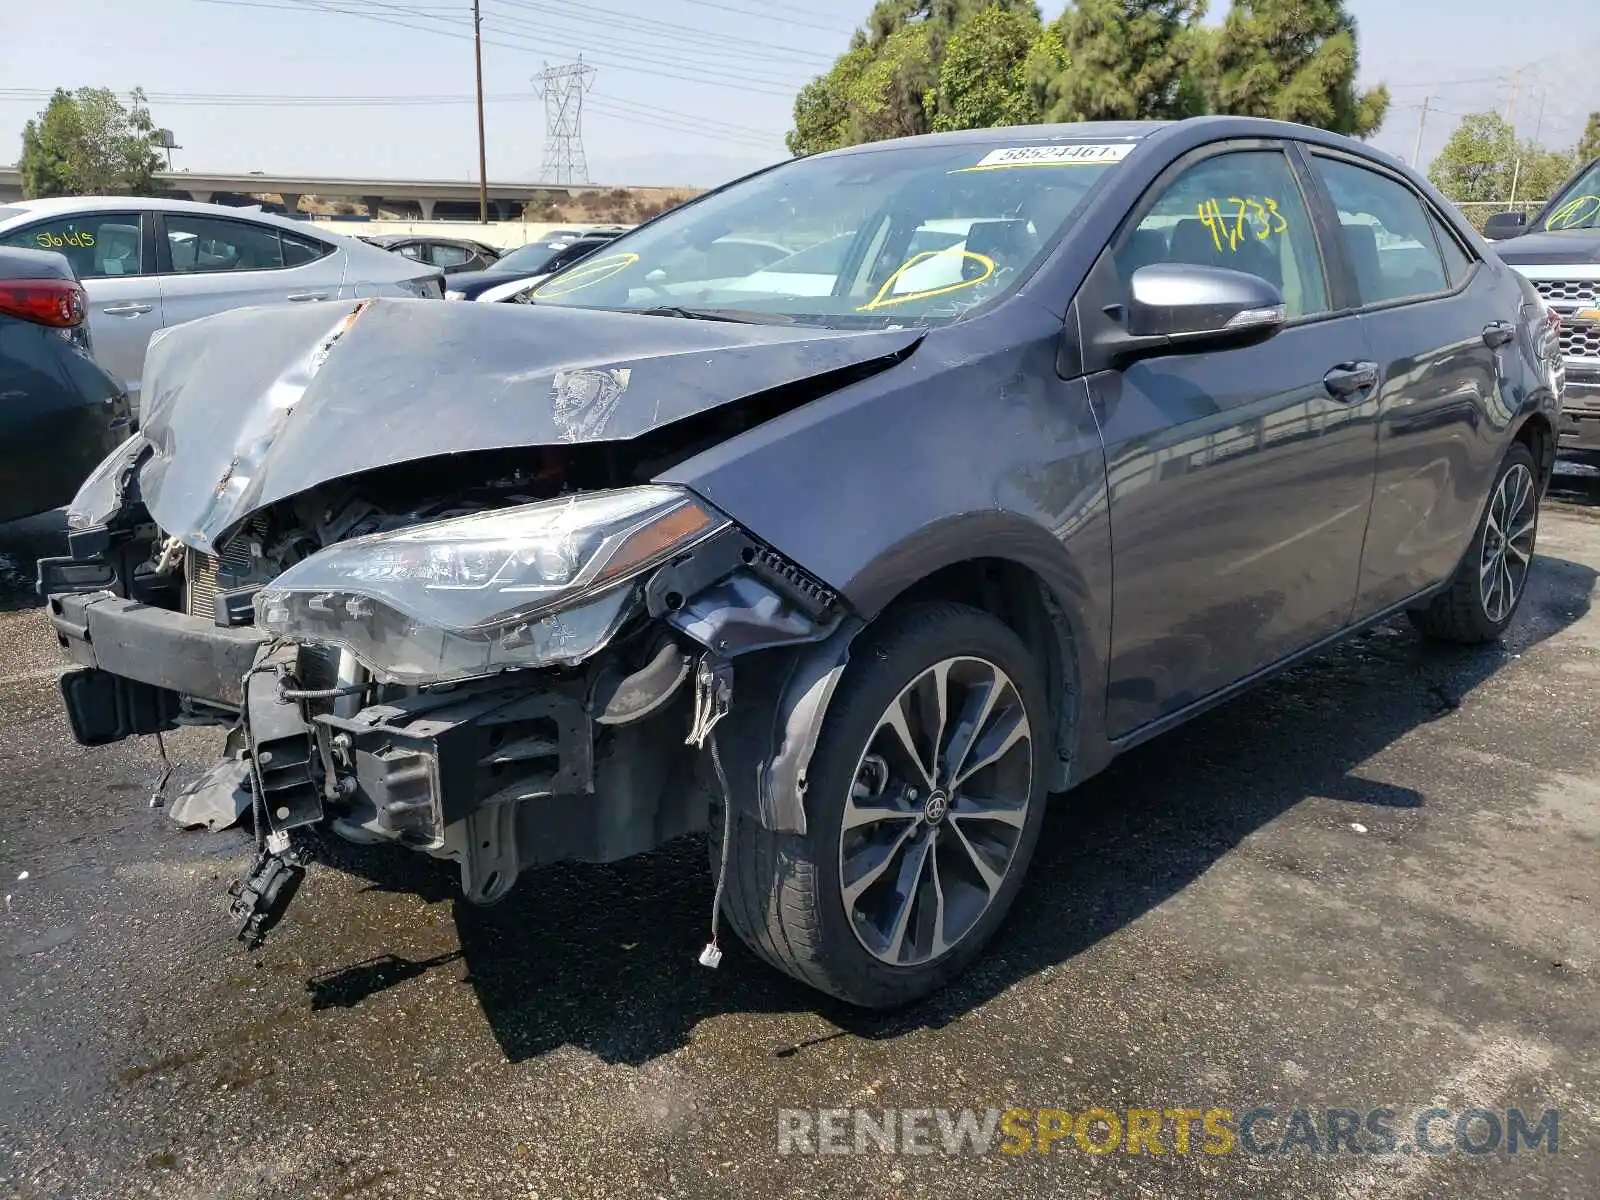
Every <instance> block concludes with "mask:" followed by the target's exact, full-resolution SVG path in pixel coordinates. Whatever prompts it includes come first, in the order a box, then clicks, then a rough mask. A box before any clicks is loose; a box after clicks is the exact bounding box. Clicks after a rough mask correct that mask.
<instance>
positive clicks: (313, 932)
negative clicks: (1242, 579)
mask: <svg viewBox="0 0 1600 1200" xmlns="http://www.w3.org/2000/svg"><path fill="white" fill-rule="evenodd" d="M1559 493H1560V502H1559V503H1558V504H1557V505H1555V506H1554V507H1553V508H1552V509H1551V510H1550V511H1548V512H1547V516H1546V521H1545V524H1544V528H1543V530H1542V532H1541V540H1540V550H1541V552H1542V554H1541V559H1540V561H1539V563H1538V566H1537V568H1536V571H1535V575H1534V583H1533V585H1532V588H1531V591H1530V594H1529V596H1528V598H1527V601H1526V603H1525V604H1524V606H1523V610H1522V613H1521V616H1520V618H1519V621H1518V624H1517V626H1516V629H1515V631H1514V635H1513V636H1512V637H1511V638H1510V639H1509V640H1508V641H1507V642H1506V643H1505V644H1504V645H1503V646H1501V647H1496V648H1489V649H1482V650H1474V651H1470V652H1441V651H1438V650H1432V649H1429V648H1426V647H1424V646H1423V645H1422V644H1421V643H1420V642H1419V641H1418V640H1417V639H1416V638H1415V637H1414V636H1413V635H1412V634H1411V632H1410V631H1409V628H1408V627H1406V626H1404V624H1400V625H1395V626H1391V627H1384V628H1380V629H1378V630H1375V631H1373V632H1371V633H1369V634H1367V635H1365V636H1363V637H1361V638H1359V639H1357V640H1356V641H1354V642H1353V643H1351V644H1348V645H1346V646H1345V647H1343V648H1341V649H1338V650H1336V651H1333V652H1330V653H1328V654H1326V655H1324V656H1322V657H1321V658H1319V659H1318V660H1316V661H1315V662H1313V663H1310V664H1308V665H1305V666H1303V667H1300V668H1297V669H1295V670H1294V671H1291V672H1289V673H1288V674H1286V675H1284V676H1282V677H1280V678H1279V679H1277V680H1276V681H1274V682H1273V683H1271V684H1269V685H1267V686H1265V687H1263V688H1260V689H1258V690H1256V691H1255V692H1254V693H1253V694H1251V695H1249V696H1247V697H1245V698H1243V699H1241V700H1238V701H1235V702H1234V703H1232V704H1230V705H1227V706H1225V707H1224V708H1222V709H1219V710H1217V711H1215V712H1213V713H1211V714H1209V715H1207V716H1205V717H1203V718H1201V719H1199V720H1198V721H1196V722H1194V723H1192V724H1191V725H1189V726H1188V727H1186V728H1185V729H1183V730H1180V731H1178V732H1176V733H1174V734H1170V735H1168V736H1166V737H1163V738H1160V739H1157V740H1156V741H1154V742H1152V743H1150V744H1148V745H1146V746H1145V747H1143V748H1141V749H1140V750H1138V751H1135V752H1133V753H1131V754H1129V755H1128V756H1127V757H1125V758H1124V759H1123V760H1122V761H1120V762H1119V763H1118V764H1117V765H1116V766H1115V767H1114V768H1113V769H1112V770H1111V771H1109V772H1108V773H1106V774H1105V775H1103V776H1101V777H1100V778H1099V779H1096V780H1094V781H1092V782H1091V783H1090V784H1089V785H1087V786H1085V787H1083V788H1081V789H1079V790H1078V791H1076V792H1074V793H1072V794H1071V795H1069V796H1066V797H1060V798H1058V800H1057V802H1056V803H1055V805H1054V807H1053V809H1052V812H1051V814H1050V817H1049V819H1048V822H1047V824H1046V827H1045V832H1044V836H1043V839H1042V841H1041V844H1040V848H1039V852H1038V855H1037V857H1036V859H1035V861H1034V865H1033V870H1032V877H1031V880H1030V886H1029V887H1028V888H1027V889H1025V891H1024V893H1023V895H1022V898H1021V900H1020V901H1019V903H1018V906H1017V909H1016V911H1015V913H1014V914H1013V917H1012V920H1011V921H1010V923H1009V925H1008V927H1007V928H1006V930H1005V931H1004V932H1003V934H1002V935H1001V937H1000V938H999V939H998V940H997V941H996V943H995V944H994V945H993V946H992V948H991V950H990V952H989V954H988V955H987V956H986V957H985V958H984V959H983V960H982V962H981V964H980V965H979V966H978V968H977V969H975V970H974V971H973V972H972V973H970V974H969V975H968V976H966V977H964V978H963V979H962V980H961V981H959V982H958V983H957V984H956V985H955V986H954V987H952V988H951V989H949V990H947V991H946V992H944V993H942V994H941V995H939V996H937V997H935V998H933V999H932V1000H930V1001H927V1002H925V1003H923V1004H921V1005H919V1006H917V1007H915V1008H913V1009H911V1010H909V1011H906V1012H902V1013H898V1014H894V1015H891V1016H863V1015H861V1014H858V1013H855V1012H852V1011H849V1010H846V1009H842V1008H840V1007H838V1006H836V1005H833V1004H831V1003H829V1002H827V1001H825V1000H823V999H821V998H819V997H818V996H816V995H815V994H813V993H811V992H808V991H806V990H805V989H803V988H801V987H799V986H798V985H795V984H791V983H790V982H788V981H787V980H785V979H783V978H781V977H779V976H777V975H775V974H773V973H772V972H771V971H769V970H767V969H766V968H764V967H763V966H761V965H760V964H759V963H757V962H756V961H755V960H754V959H753V958H752V957H751V956H750V955H749V954H747V953H744V952H743V951H742V950H741V949H740V948H738V947H737V946H732V947H730V948H729V950H728V954H727V957H726V959H725V961H724V962H723V965H722V968H721V969H720V970H718V971H715V972H710V971H706V970H704V969H702V968H700V967H698V966H696V965H695V963H694V958H695V955H696V953H697V952H698V950H699V948H700V946H701V944H702V943H703V941H704V929H705V924H706V919H707V912H708V909H709V907H710V896H711V886H710V881H709V879H708V877H707V874H706V871H705V851H704V846H703V845H702V844H701V843H700V842H698V841H686V842H681V843H675V844H673V845H671V846H669V847H667V848H666V849H664V850H662V851H660V852H658V853H655V854H652V855H649V856H646V857H643V858H639V859H635V860H632V861H628V862H625V863H621V864H617V865H614V866H609V867H595V866H568V867H562V868H556V869H550V870H546V871H543V872H541V873H538V874H535V875H531V876H529V877H526V878H524V879H523V880H522V882H521V883H520V884H519V885H518V887H517V889H516V890H515V891H514V892H513V893H512V895H511V896H510V897H509V898H508V899H507V900H506V901H505V902H504V903H503V904H502V905H500V906H498V907H496V908H493V909H488V910H477V909H472V908H469V907H467V906H465V905H463V904H461V903H459V902H458V901H457V900H456V899H455V898H454V886H455V885H454V881H453V879H452V877H451V874H450V873H449V872H448V871H447V870H445V869H443V868H442V867H441V866H439V865H438V864H435V863H432V862H430V861H428V860H424V859H420V858H416V857H413V856H405V855H401V854H399V853H387V852H377V851H359V852H358V851H357V850H355V849H354V848H347V849H344V850H341V851H338V852H337V856H336V857H335V858H334V859H333V860H332V861H330V862H328V863H325V864H319V865H317V866H315V867H314V868H313V869H312V871H311V872H310V874H309V876H308V878H307V881H306V884H305V886H304V888H303V889H302V891H301V894H300V896H299V898H298V899H297V901H296V902H295V906H294V908H293V909H292V910H291V912H290V914H289V916H288V918H287V919H286V921H285V922H284V924H283V925H282V926H280V927H279V929H278V930H277V931H276V932H275V933H274V935H273V936H272V938H271V939H270V940H269V941H268V943H267V944H266V946H265V947H264V948H263V949H261V950H260V951H257V952H254V953H248V952H246V951H245V950H243V949H242V948H240V947H239V946H238V945H237V944H236V943H233V942H232V941H231V940H230V931H229V929H228V926H227V922H226V907H227V896H226V887H227V884H228V882H229V881H230V880H231V879H232V878H234V877H235V876H236V875H237V874H238V872H239V871H240V870H241V869H242V868H243V866H244V865H245V864H246V862H247V857H248V848H249V843H248V841H247V839H246V838H245V836H244V835H243V834H241V833H239V832H237V831H233V832H227V833H222V834H205V833H183V832H180V831H178V830H177V829H176V827H174V826H172V825H171V824H170V822H168V821H167V820H166V818H165V817H163V816H162V815H161V814H160V813H159V812H153V811H151V810H150V809H148V808H147V807H146V806H145V796H146V793H147V792H148V790H149V787H150V785H151V783H152V781H153V780H154V778H155V776H156V774H157V766H158V765H157V761H156V759H155V757H154V746H153V744H147V743H149V742H150V741H151V739H145V740H144V741H141V742H138V743H133V744H123V745H120V746H112V747H106V748H102V749H98V750H84V749H81V748H79V747H77V746H76V745H75V744H74V743H73V742H72V741H71V738H70V735H69V734H68V731H67V727H66V723H65V721H64V719H63V717H62V715H61V712H60V706H59V703H58V701H57V699H56V694H55V688H54V682H53V677H54V674H55V672H56V670H57V669H58V656H57V654H56V651H55V648H54V645H53V643H52V641H51V639H50V637H49V636H48V632H47V629H48V627H47V625H46V623H45V621H44V619H43V615H42V613H41V612H40V611H39V610H38V609H37V608H36V607H33V600H32V597H31V596H30V595H29V594H28V591H27V578H26V577H29V576H31V562H32V559H33V557H34V556H36V555H38V554H40V553H45V552H50V551H51V550H53V547H54V546H55V544H56V543H57V542H58V541H59V539H60V536H61V525H60V518H59V516H52V517H46V518H40V519H36V520H33V521H30V522H24V523H20V524H16V525H11V526H0V814H3V820H0V888H3V889H4V892H5V893H6V898H5V908H4V912H3V914H0V1191H4V1192H7V1193H9V1194H15V1195H18V1196H26V1197H35V1196H70V1197H80V1196H82V1197H96V1198H100V1197H123V1196H160V1197H229V1198H232V1197H240V1198H250V1200H256V1198H262V1200H266V1198H276V1197H295V1198H296V1200H301V1198H308V1197H341V1198H345V1197H369V1196H406V1197H411V1196H450V1197H479V1196H482V1197H496V1198H504V1197H509V1196H519V1197H530V1198H531V1197H580V1196H617V1195H638V1196H667V1195H704V1196H737V1197H740V1198H741V1200H761V1198H765V1197H790V1196H806V1195H824V1194H829V1195H831V1194H851V1195H873V1196H891V1197H892V1196H906V1197H911V1196H927V1195H951V1196H955V1195H962V1196H993V1195H1040V1196H1042V1195H1064V1196H1065V1195H1071V1196H1119V1197H1121V1196H1134V1195H1148V1196H1219V1197H1220V1196H1227V1197H1246V1196H1278V1195H1283V1194H1294V1195H1297V1196H1302V1197H1352V1196H1357V1197H1366V1196H1371V1197H1431V1196H1450V1197H1503V1196H1509V1195H1517V1196H1573V1197H1580V1196H1581V1197H1591V1196H1594V1195H1596V1194H1600V1050H1597V1047H1600V1007H1597V1003H1596V999H1595V983H1596V978H1597V972H1600V920H1597V918H1600V871H1597V870H1596V869H1595V860H1596V854H1597V850H1600V771H1597V767H1600V749H1597V743H1596V738H1595V733H1596V729H1597V722H1600V689H1597V688H1596V681H1597V679H1600V614H1596V613H1595V612H1593V611H1591V607H1590V606H1591V597H1592V596H1593V594H1594V590H1595V580H1596V572H1597V570H1600V486H1597V484H1596V483H1595V482H1594V481H1592V480H1587V479H1583V478H1574V477H1569V478H1566V479H1564V480H1563V481H1562V485H1561V487H1560V489H1559ZM216 744H217V739H216V737H215V735H214V733H212V732H211V731H185V732H183V733H181V734H178V735H174V736H172V737H170V738H169V739H168V745H169V748H170V749H171V751H172V754H173V757H174V759H175V760H176V763H177V768H178V778H179V781H180V782H181V781H182V779H184V778H188V777H190V776H191V775H192V774H194V773H196V772H197V771H198V770H200V769H202V768H203V767H204V766H205V765H206V764H208V762H209V761H210V758H211V756H212V754H213V753H214V749H215V746H216ZM24 873H25V877H24ZM1435 1102H1437V1103H1438V1104H1439V1106H1440V1107H1443V1108H1448V1109H1450V1110H1451V1111H1452V1112H1460V1111H1461V1110H1463V1109H1466V1108H1469V1107H1474V1106H1477V1107H1482V1108H1486V1109H1490V1110H1497V1111H1499V1112H1500V1113H1502V1114H1503V1113H1504V1110H1506V1109H1507V1108H1509V1107H1513V1106H1520V1107H1522V1108H1523V1109H1525V1110H1526V1111H1528V1112H1529V1113H1530V1115H1532V1116H1533V1117H1535V1119H1536V1117H1537V1114H1539V1113H1542V1112H1543V1111H1544V1110H1545V1109H1552V1108H1553V1109H1557V1110H1559V1114H1560V1115H1559V1143H1558V1150H1557V1153H1555V1154H1553V1155H1551V1154H1548V1153H1545V1152H1543V1151H1540V1152H1537V1153H1528V1152H1526V1151H1525V1152H1524V1153H1522V1154H1519V1155H1516V1156H1511V1155H1508V1154H1506V1153H1505V1152H1504V1149H1503V1147H1502V1148H1501V1149H1500V1150H1497V1151H1495V1152H1493V1153H1489V1154H1484V1155H1481V1156H1474V1155H1467V1154H1464V1153H1461V1152H1459V1151H1457V1152H1455V1153H1452V1154H1447V1155H1442V1156H1437V1157H1436V1156H1432V1155H1421V1154H1415V1153H1413V1154H1409V1155H1407V1154H1401V1153H1395V1154H1392V1155H1381V1156H1380V1155H1372V1154H1353V1153H1349V1152H1348V1151H1346V1152H1344V1153H1339V1154H1327V1153H1321V1154H1318V1153H1313V1152H1311V1151H1310V1150H1308V1149H1307V1148H1306V1147H1304V1146H1299V1147H1295V1148H1294V1149H1293V1152H1290V1153H1277V1154H1254V1153H1245V1152H1243V1150H1242V1148H1240V1147H1235V1150H1234V1152H1233V1153H1229V1154H1222V1155H1208V1154H1204V1153H1189V1154H1180V1153H1177V1152H1176V1146H1175V1144H1174V1140H1173V1136H1172V1135H1171V1133H1170V1132H1169V1133H1168V1135H1167V1137H1166V1139H1165V1145H1166V1153H1164V1154H1159V1155H1156V1154H1151V1153H1148V1152H1147V1153H1145V1154H1142V1155H1139V1156H1132V1155H1129V1154H1126V1153H1113V1154H1107V1155H1092V1154H1087V1153H1084V1152H1083V1151H1082V1150H1081V1149H1080V1148H1078V1147H1077V1145H1076V1144H1075V1142H1074V1139H1072V1138H1070V1137H1069V1138H1067V1139H1065V1140H1064V1141H1062V1142H1061V1143H1059V1144H1058V1145H1057V1146H1056V1147H1055V1151H1054V1152H1053V1153H1051V1154H1049V1155H1047V1156H1041V1155H1039V1154H1036V1153H1033V1154H1025V1155H1021V1156H1008V1155H1003V1154H996V1153H991V1154H986V1155H973V1154H956V1155H947V1154H944V1153H942V1152H939V1153H935V1154H932V1155H912V1154H898V1155H889V1154H884V1153H879V1152H869V1153H864V1154H859V1155H858V1154H848V1155H841V1156H814V1155H804V1154H790V1155H780V1154H779V1152H778V1151H779V1143H778V1125H779V1113H780V1110H787V1109H801V1110H811V1112H812V1113H813V1114H814V1113H815V1110H817V1109H818V1108H824V1107H851V1106H855V1107H862V1108H864V1109H865V1110H867V1112H868V1113H869V1115H872V1116H874V1117H881V1115H882V1113H883V1111H884V1110H894V1109H907V1108H911V1109H920V1108H931V1109H939V1108H952V1109H953V1108H963V1107H971V1108H975V1109H978V1110H987V1109H1005V1108H1008V1107H1021V1108H1027V1109H1036V1108H1041V1107H1048V1108H1059V1109H1063V1110H1067V1111H1068V1112H1081V1111H1083V1110H1085V1109H1088V1108H1091V1107H1101V1108H1106V1109H1110V1110H1113V1111H1117V1112H1122V1111H1124V1110H1126V1109H1128V1108H1131V1107H1148V1108H1155V1109H1165V1108H1175V1107H1194V1108H1199V1109H1206V1108H1225V1109H1229V1110H1232V1111H1233V1112H1234V1113H1235V1115H1236V1116H1239V1115H1242V1114H1243V1113H1244V1112H1245V1111H1246V1110H1248V1109H1252V1108H1255V1107H1258V1106H1267V1107H1270V1108H1272V1109H1273V1110H1274V1114H1275V1115H1274V1117H1273V1119H1272V1120H1270V1121H1268V1122H1266V1123H1264V1124H1263V1125H1262V1126H1261V1127H1260V1131H1259V1132H1258V1135H1257V1136H1258V1137H1259V1138H1260V1140H1261V1141H1263V1142H1267V1143H1269V1144H1270V1143H1272V1142H1273V1141H1274V1140H1275V1139H1277V1138H1279V1137H1281V1136H1282V1134H1283V1132H1284V1130H1285V1128H1286V1125H1287V1121H1288V1114H1289V1112H1290V1110H1292V1109H1294V1108H1296V1107H1304V1108H1307V1109H1310V1110H1314V1111H1315V1110H1322V1109H1327V1108H1330V1107H1343V1108H1350V1109H1355V1110H1358V1111H1360V1112H1363V1113H1364V1112H1366V1111H1367V1110H1371V1109H1376V1108H1383V1107H1388V1108H1393V1109H1395V1110H1397V1112H1399V1113H1400V1114H1401V1117H1400V1120H1399V1122H1398V1124H1399V1127H1400V1129H1401V1130H1402V1132H1403V1133H1404V1132H1407V1131H1409V1129H1410V1128H1411V1126H1410V1125H1409V1124H1408V1123H1407V1122H1408V1121H1409V1116H1408V1114H1411V1113H1413V1112H1415V1111H1416V1110H1418V1109H1424V1108H1426V1107H1428V1106H1429V1105H1430V1104H1433V1103H1435ZM1316 1119H1317V1121H1318V1122H1319V1123H1320V1122H1321V1119H1322V1118H1321V1116H1320V1115H1318V1116H1317V1117H1316ZM1437 1129H1438V1131H1439V1133H1438V1136H1441V1137H1444V1138H1446V1139H1448V1137H1449V1126H1448V1125H1447V1124H1441V1125H1439V1126H1438V1127H1437ZM1402 1140H1404V1139H1402ZM1198 1146H1199V1133H1198V1130H1197V1132H1196V1143H1195V1149H1198Z"/></svg>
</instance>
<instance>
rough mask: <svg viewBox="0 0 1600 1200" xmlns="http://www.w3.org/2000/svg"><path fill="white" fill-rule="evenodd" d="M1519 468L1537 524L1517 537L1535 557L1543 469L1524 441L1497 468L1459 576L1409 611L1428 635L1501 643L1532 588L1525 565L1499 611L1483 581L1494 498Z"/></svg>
mask: <svg viewBox="0 0 1600 1200" xmlns="http://www.w3.org/2000/svg"><path fill="white" fill-rule="evenodd" d="M1519 471H1521V472H1526V474H1527V478H1528V479H1530V480H1531V481H1532V487H1533V495H1532V496H1531V498H1530V500H1529V502H1528V503H1529V504H1530V505H1531V509H1530V512H1531V516H1532V520H1533V526H1532V528H1531V530H1530V531H1529V532H1528V534H1527V536H1526V537H1525V538H1519V539H1518V544H1517V549H1518V550H1521V551H1524V552H1525V553H1526V554H1527V555H1528V556H1529V557H1530V558H1531V557H1532V554H1533V548H1534V543H1535V542H1536V540H1537V538H1538V533H1539V500H1540V498H1541V497H1540V495H1539V489H1540V482H1539V468H1538V465H1537V464H1536V463H1535V462H1534V461H1533V454H1532V453H1531V452H1530V451H1529V450H1528V447H1527V446H1525V445H1523V444H1522V443H1521V442H1514V443H1512V446H1511V449H1510V451H1508V452H1507V454H1506V457H1505V460H1504V461H1503V462H1502V463H1501V464H1500V469H1499V470H1498V471H1496V472H1495V476H1494V483H1493V484H1492V485H1490V488H1489V497H1488V499H1487V500H1486V501H1485V502H1484V506H1483V515H1482V516H1481V517H1479V518H1478V528H1477V529H1476V530H1475V531H1474V532H1473V535H1472V541H1471V542H1469V543H1468V544H1467V550H1466V553H1465V554H1463V555H1462V556H1461V562H1460V563H1459V564H1457V566H1456V570H1455V574H1454V575H1452V576H1451V577H1450V583H1449V584H1448V585H1447V586H1446V587H1445V588H1444V590H1443V591H1441V592H1439V593H1438V594H1437V595H1435V596H1434V597H1433V599H1432V600H1430V601H1429V602H1428V603H1427V604H1425V605H1421V606H1419V607H1417V608H1413V609H1409V610H1408V611H1407V614H1406V615H1407V616H1409V617H1410V618H1411V623H1412V625H1414V626H1416V628H1417V629H1418V631H1419V632H1421V633H1422V634H1423V635H1424V636H1426V637H1429V638H1433V639H1434V640H1436V641H1441V642H1452V643H1455V644H1457V645H1464V646H1478V645H1482V644H1484V643H1485V642H1493V641H1497V640H1498V639H1499V638H1500V636H1501V635H1502V634H1504V633H1505V631H1506V629H1507V627H1508V626H1509V625H1510V624H1511V622H1512V619H1513V618H1514V617H1515V616H1516V615H1517V609H1518V608H1520V607H1521V606H1522V598H1523V596H1525V595H1526V594H1527V591H1528V588H1527V568H1526V567H1523V574H1522V577H1521V580H1520V581H1519V583H1518V585H1517V586H1516V587H1515V588H1514V589H1513V592H1512V601H1511V604H1510V606H1509V607H1508V608H1505V609H1504V610H1503V611H1496V606H1495V604H1494V603H1493V600H1494V594H1493V591H1492V588H1491V586H1490V585H1488V584H1486V582H1485V576H1484V570H1483V564H1484V562H1485V558H1484V553H1485V539H1486V538H1487V539H1491V540H1492V539H1493V538H1494V537H1495V535H1494V534H1493V533H1492V532H1491V528H1490V523H1491V521H1490V519H1491V515H1492V512H1493V510H1494V508H1495V500H1496V497H1497V495H1499V493H1500V490H1501V488H1502V487H1503V486H1504V485H1505V484H1506V481H1507V478H1508V477H1509V476H1515V475H1517V472H1519ZM1518 478H1520V476H1518ZM1492 550H1493V547H1492V546H1491V552H1492Z"/></svg>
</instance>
